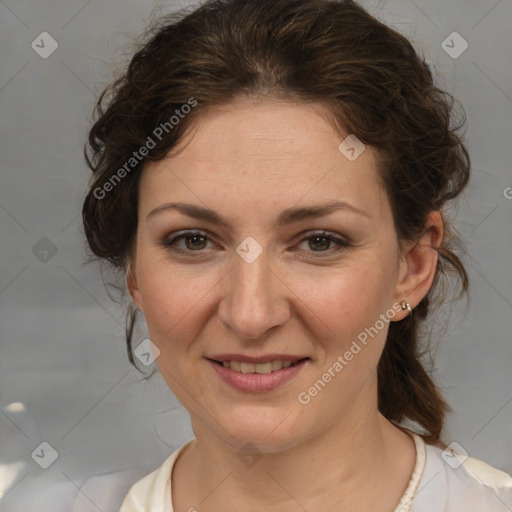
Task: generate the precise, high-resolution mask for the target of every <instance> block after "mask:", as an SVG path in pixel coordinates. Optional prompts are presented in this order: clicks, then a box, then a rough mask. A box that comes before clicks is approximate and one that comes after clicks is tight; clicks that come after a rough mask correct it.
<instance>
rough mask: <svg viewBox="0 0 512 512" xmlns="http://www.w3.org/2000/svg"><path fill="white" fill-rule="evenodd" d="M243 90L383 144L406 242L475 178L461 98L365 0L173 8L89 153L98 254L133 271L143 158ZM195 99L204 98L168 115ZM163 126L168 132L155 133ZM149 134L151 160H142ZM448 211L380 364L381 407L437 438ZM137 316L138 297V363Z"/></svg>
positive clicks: (453, 258)
mask: <svg viewBox="0 0 512 512" xmlns="http://www.w3.org/2000/svg"><path fill="white" fill-rule="evenodd" d="M244 97H247V98H248V97H255V98H258V99H260V98H261V99H263V100H265V99H278V100H290V101H297V102H316V103H321V104H322V105H325V106H326V107H327V109H328V111H329V113H330V114H332V117H333V119H334V121H335V124H336V126H337V127H338V128H340V129H342V130H344V131H345V132H346V133H350V134H355V135H356V136H357V137H358V138H359V139H360V140H361V141H362V142H363V143H364V144H366V145H369V146H372V147H373V148H375V149H376V150H377V155H378V167H379V173H380V175H381V177H382V180H383V183H384V187H385V190H386V192H387V195H388V198H389V201H390V204H391V208H392V212H393V217H394V223H395V229H396V232H397V237H398V240H399V241H400V243H402V242H404V241H406V240H412V241H417V240H418V239H419V237H420V236H421V234H422V233H423V232H424V229H425V223H426V220H427V218H428V216H429V214H430V213H432V212H434V211H440V212H442V213H443V212H445V209H446V205H447V203H448V202H449V201H450V200H452V199H454V198H455V197H457V196H458V195H459V194H460V193H461V191H462V190H463V189H464V187H465V186H466V184H467V182H468V180H469V169H470V160H469V155H468V152H467V150H466V148H465V146H464V144H463V134H461V133H460V129H461V128H463V127H464V125H465V116H464V113H463V110H462V114H461V117H460V119H459V121H458V122H456V116H455V113H456V109H455V108H454V106H456V105H458V102H456V100H455V99H454V98H453V96H452V95H450V94H449V93H447V92H445V91H443V90H441V89H439V88H438V87H437V86H436V85H435V83H434V79H433V74H432V71H431V69H430V67H429V65H428V64H427V63H426V61H425V59H424V57H422V56H421V55H419V53H417V52H416V51H415V49H414V48H413V46H412V44H411V43H410V42H409V41H408V40H407V39H406V38H405V37H404V36H402V35H401V34H400V33H398V32H396V31H395V30H393V29H391V28H390V27H388V26H386V25H385V24H383V23H381V22H380V21H378V20H377V19H376V18H374V17H372V16H371V15H370V14H369V13H368V12H367V11H366V10H364V9H363V8H362V7H360V6H359V5H358V4H356V2H354V1H351V0H341V1H334V0H214V1H208V2H206V3H204V4H203V5H201V6H199V7H198V8H196V9H195V10H192V11H189V12H185V13H179V14H172V15H168V16H164V17H161V18H160V19H159V20H158V21H157V23H155V24H154V25H153V26H152V27H151V28H150V30H149V31H148V32H147V33H146V37H145V42H143V43H141V44H140V46H139V47H138V49H137V51H136V53H135V54H134V56H133V57H132V59H131V61H130V63H129V65H128V67H127V69H126V71H125V72H124V73H123V74H122V76H120V77H119V78H117V79H116V80H115V81H114V82H113V83H112V84H111V85H109V86H108V87H107V88H106V89H105V90H104V91H103V93H102V94H101V95H100V97H99V99H98V101H97V104H96V107H95V111H94V112H95V122H94V124H93V126H92V128H91V130H90V133H89V136H88V141H87V144H86V147H85V152H84V153H85V158H86V161H87V164H88V166H89V167H90V169H91V170H92V172H93V176H92V181H91V185H90V189H89V192H88V194H87V196H86V198H85V202H84V205H83V223H84V228H85V235H86V237H87V241H88V244H89V247H90V250H91V251H92V253H93V254H94V255H95V257H97V258H99V259H102V260H105V261H106V262H108V263H110V265H111V267H113V268H114V269H117V270H118V271H121V273H124V272H126V268H127V264H128V262H129V261H130V255H131V250H132V249H133V245H134V237H135V234H136V231H137V203H138V183H139V179H140V175H141V171H142V168H143V166H144V163H145V162H146V161H158V160H160V159H162V158H163V157H164V156H165V155H167V154H168V153H169V151H170V150H171V149H172V148H174V147H176V146H177V143H178V142H179V141H180V140H182V139H183V136H184V134H185V133H186V130H187V129H188V128H189V127H190V126H191V125H192V123H193V121H194V119H196V118H197V117H198V116H201V113H202V112H205V110H206V109H209V108H211V107H214V106H216V105H222V104H226V103H229V102H233V101H235V100H237V99H239V98H244ZM191 99H192V100H193V101H195V102H196V106H195V108H193V109H188V110H191V111H190V113H189V114H188V115H186V116H180V120H179V122H178V123H176V124H174V125H173V126H170V125H169V122H168V121H169V119H170V118H171V116H173V115H174V114H177V113H178V112H177V111H182V112H185V109H184V105H187V104H189V105H191V104H192V103H191ZM181 109H183V110H181ZM188 110H187V111H188ZM166 122H167V125H165V123H166ZM159 126H166V129H160V132H162V133H160V132H157V133H158V134H159V136H158V137H157V136H156V135H155V128H156V127H159ZM150 139H151V142H152V143H151V146H152V148H151V149H149V150H148V151H147V154H146V155H145V156H144V158H140V161H138V160H136V161H135V160H133V155H134V152H137V151H139V150H140V149H141V148H142V147H143V146H146V147H147V148H148V147H149V146H150V144H149V143H148V141H149V140H150ZM128 161H129V162H131V163H130V166H131V167H132V168H131V169H127V168H126V162H128ZM123 166H124V167H123ZM122 168H124V169H125V171H126V172H124V173H121V174H119V173H120V171H121V169H122ZM116 173H117V178H118V179H117V180H116V182H115V183H114V182H113V181H112V180H113V177H114V175H116ZM121 177H122V179H120V178H121ZM109 183H110V186H109ZM107 191H108V193H107ZM443 217H444V219H443V220H444V228H445V235H444V237H443V241H442V244H441V245H440V246H439V247H436V248H435V249H436V250H437V251H438V255H439V257H438V263H437V269H436V276H435V279H434V283H433V285H432V287H431V289H430V290H429V292H428V293H427V295H426V296H425V297H424V298H423V300H422V301H421V302H420V303H419V304H418V305H417V306H416V308H415V309H414V312H413V314H412V315H409V316H407V317H406V318H404V319H403V320H401V321H397V322H391V323H390V326H389V332H388V337H387V340H386V344H385V348H384V351H383V354H382V357H381V359H380V362H379V365H378V407H379V411H380V412H381V413H382V414H383V415H384V416H385V417H386V418H387V419H388V420H390V421H392V422H394V423H397V424H400V422H402V421H405V420H411V421H413V422H415V423H416V424H418V425H419V426H420V427H422V428H423V429H424V433H423V435H424V437H425V439H427V440H429V441H437V440H439V438H440V435H441V432H442V428H443V424H444V418H445V414H446V412H447V411H448V410H449V407H448V405H447V403H446V401H445V400H444V398H443V396H442V394H441V392H440V390H439V389H438V387H437V386H436V385H435V384H434V382H433V380H432V378H431V377H430V375H429V372H428V371H427V370H426V369H425V367H424V364H423V363H422V359H423V355H424V354H425V353H427V350H426V348H425V347H427V346H428V341H429V340H426V339H423V338H424V336H422V334H421V333H420V331H421V327H422V325H423V324H424V322H425V320H426V319H427V317H429V318H430V313H431V309H432V307H433V305H434V304H433V302H436V303H442V302H443V301H445V300H446V293H445V290H446V286H445V285H444V283H445V281H446V278H448V277H453V278H455V279H456V280H457V282H458V285H459V289H460V292H459V294H458V295H457V298H459V297H460V296H461V295H462V294H463V293H464V292H467V289H468V276H467V273H466V271H465V268H464V265H463V263H462V261H461V259H460V257H459V256H458V255H457V254H456V251H455V250H454V247H455V244H457V243H458V242H459V240H458V238H457V237H456V235H455V232H454V230H453V228H452V227H451V226H450V223H449V222H448V220H447V218H446V215H443ZM136 314H137V310H136V309H135V308H133V306H129V311H128V315H127V327H126V338H127V347H128V356H129V359H130V361H131V362H132V364H134V359H133V354H132V347H131V339H132V336H133V331H134V325H135V324H136V318H137V317H136Z"/></svg>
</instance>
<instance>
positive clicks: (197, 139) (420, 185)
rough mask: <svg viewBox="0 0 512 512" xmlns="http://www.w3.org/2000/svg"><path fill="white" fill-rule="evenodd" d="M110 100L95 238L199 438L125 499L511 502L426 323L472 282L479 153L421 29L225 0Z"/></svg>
mask: <svg viewBox="0 0 512 512" xmlns="http://www.w3.org/2000/svg"><path fill="white" fill-rule="evenodd" d="M97 114H98V119H97V121H96V123H95V125H94V126H93V128H92V130H91V132H90V136H89V153H88V157H87V158H88V163H89V165H90V167H91V169H92V170H93V172H94V176H93V182H92V184H91V189H90V192H89V194H88V196H87V198H86V200H85V204H84V209H83V218H84V225H85V231H86V235H87V239H88V242H89V245H90V247H91V250H92V251H93V253H94V254H95V255H96V256H97V257H99V258H102V259H105V260H107V261H109V262H110V263H111V264H112V265H114V266H115V267H116V268H117V269H119V270H120V271H121V272H122V273H123V274H124V275H125V276H126V285H127V289H128V290H129V292H130V295H131V297H132V298H133V301H134V304H135V306H136V309H135V310H134V311H132V313H131V315H130V317H129V327H128V330H127V334H128V347H129V357H130V360H131V362H132V363H133V362H134V358H133V355H132V351H131V335H132V332H133V327H134V322H135V320H136V315H135V312H136V311H137V310H138V311H140V312H142V313H143V315H144V317H145V320H146V323H147V326H148V331H149V337H150V339H151V342H152V347H153V350H154V355H155V357H156V363H157V366H158V368H159V370H160V372H161V374H162V376H163V377H164V379H165V381H166V382H167V384H168V385H169V388H170V389H171V390H172V392H173V393H174V394H175V395H176V397H177V398H178V399H179V400H180V401H181V403H182V404H183V405H184V407H185V408H186V409H187V410H188V412H189V413H190V417H191V422H192V428H193V430H194V434H195V439H193V440H192V441H190V442H189V443H186V444H185V445H184V446H182V447H181V448H180V449H178V450H176V452H175V453H173V454H172V455H171V456H170V457H169V458H168V459H167V460H166V461H165V462H164V463H163V465H162V466H161V467H160V468H158V469H157V470H155V471H154V472H153V473H152V474H150V475H148V476H147V477H146V478H144V479H143V480H141V481H140V482H138V483H136V484H135V485H134V486H133V487H132V489H131V490H130V492H129V494H128V496H127V497H126V499H125V501H124V503H123V506H122V508H121V510H122V512H128V511H149V510H151V511H153V510H161V511H172V510H175V511H187V510H188V511H192V510H200V511H201V510H205V511H209V512H215V511H220V510H222V511H226V510H240V509H242V508H243V509H244V510H265V511H272V510H280V511H283V510H290V511H291V510H294V511H295V510H307V511H309V512H313V511H317V510H318V511H319V510H325V509H327V508H330V509H334V510H350V511H351V512H359V511H368V510H372V511H376V512H377V511H379V512H380V511H382V512H388V511H389V512H392V511H402V512H405V511H410V512H420V511H425V510H428V511H429V512H430V511H432V512H433V511H448V512H454V511H461V510H478V511H483V510H486V511H487V510H490V511H496V512H498V511H506V510H511V509H512V478H511V477H510V476H509V475H507V474H505V473H503V472H501V471H498V470H497V469H494V468H491V467H490V466H488V465H486V464H484V463H482V462H479V461H476V460H474V459H472V458H465V456H464V454H457V453H455V452H454V451H453V450H452V449H445V450H444V451H443V450H442V448H439V446H438V445H439V444H440V437H441V433H442V428H443V421H444V415H445V413H446V412H447V410H448V406H447V404H446V402H445V400H444V399H443V397H442V395H441V393H440V392H439V390H438V389H437V388H436V386H435V384H434V383H433V382H432V380H431V378H430V377H429V375H428V373H427V372H426V370H425V369H424V368H423V366H422V363H421V361H420V358H419V352H420V348H421V342H422V341H424V340H422V339H421V338H420V335H419V329H420V328H421V327H423V323H424V322H425V320H426V319H427V318H429V314H430V313H431V310H432V307H433V305H434V303H435V302H437V303H442V301H443V299H445V297H444V296H443V294H442V289H446V287H445V286H443V285H444V284H445V278H446V277H447V275H448V273H452V274H453V273H455V274H456V275H457V276H458V278H459V284H460V292H461V293H463V292H464V291H466V289H467V275H466V272H465V269H464V266H463V264H462V263H461V261H460V259H459V258H458V256H457V255H456V253H455V252H454V251H453V244H454V242H455V241H456V240H455V238H454V236H453V235H452V233H451V231H450V224H449V222H448V220H447V219H446V216H445V215H444V214H443V212H444V210H445V208H446V205H447V204H450V203H449V202H450V201H451V200H453V199H454V198H456V197H457V196H458V195H459V194H460V193H461V191H462V190H463V189H464V187H465V185H466V184H467V182H468V178H469V157H468V154H467V151H466V149H465V147H464V145H463V143H462V140H461V137H460V136H459V135H458V133H457V132H458V129H459V128H460V127H457V126H454V125H453V115H452V103H451V101H450V97H449V95H447V94H446V93H444V92H443V91H440V90H439V89H438V88H436V86H435V85H434V83H433V79H432V74H431V72H430V70H429V68H428V66H427V64H426V63H425V62H424V61H423V60H422V58H420V57H419V56H418V55H417V54H416V52H415V51H414V49H413V48H412V46H411V44H410V43H409V42H408V41H407V40H406V39H405V38H404V37H403V36H401V35H399V34H398V33H397V32H395V31H393V30H391V29H390V28H388V27H386V26H385V25H383V24H382V23H380V22H378V21H377V20H376V19H374V18H373V17H371V16H370V15H369V14H368V13H367V12H366V11H364V10H363V9H362V8H361V7H359V6H358V5H357V4H356V3H355V2H352V1H340V2H334V1H328V0H279V1H276V0H245V1H242V0H226V1H213V2H208V3H206V4H204V5H203V6H202V7H200V8H198V9H197V10H195V11H193V12H191V13H189V14H188V15H187V16H185V17H181V18H176V17H171V18H166V19H163V20H162V21H161V23H160V24H159V25H158V26H157V27H156V28H155V32H154V34H153V35H152V37H151V38H150V40H149V41H148V42H147V43H146V44H145V45H144V46H143V47H142V48H141V49H140V51H138V52H137V53H136V55H135V56H134V57H133V59H132V60H131V63H130V65H129V67H128V70H127V72H126V74H125V75H124V76H122V77H121V78H119V79H118V80H117V81H116V82H115V83H114V84H113V85H112V86H111V87H110V88H109V89H108V90H107V91H106V92H105V93H104V94H103V95H102V97H101V98H100V100H99V102H98V109H97ZM406 420H408V421H409V422H412V424H413V425H415V432H413V431H412V430H408V429H406V428H405V427H404V426H403V423H404V422H405V421H406ZM411 428H412V427H411Z"/></svg>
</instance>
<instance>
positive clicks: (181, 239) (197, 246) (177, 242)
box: [162, 231, 213, 255]
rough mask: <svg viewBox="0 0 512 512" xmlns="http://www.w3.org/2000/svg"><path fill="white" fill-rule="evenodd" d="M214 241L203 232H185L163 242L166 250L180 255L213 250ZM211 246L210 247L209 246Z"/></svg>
mask: <svg viewBox="0 0 512 512" xmlns="http://www.w3.org/2000/svg"><path fill="white" fill-rule="evenodd" d="M212 243H213V242H212V240H211V239H210V237H209V236H208V235H207V234H205V233H202V232H199V231H198V232H195V231H192V232H185V233H181V234H178V235H177V236H174V237H170V238H166V239H164V240H162V245H163V247H165V248H166V249H171V250H174V251H176V252H178V253H182V254H185V253H188V254H189V255H192V253H194V252H195V253H198V255H199V253H203V252H206V251H207V250H208V249H211V248H212V247H211V244H212ZM209 244H210V245H209Z"/></svg>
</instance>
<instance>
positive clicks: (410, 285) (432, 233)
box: [395, 211, 444, 320]
mask: <svg viewBox="0 0 512 512" xmlns="http://www.w3.org/2000/svg"><path fill="white" fill-rule="evenodd" d="M443 233H444V228H443V217H442V215H441V212H439V211H436V212H432V213H430V214H429V216H428V218H427V221H426V223H425V229H424V231H423V234H422V236H421V238H420V239H419V240H417V241H415V242H412V241H411V242H407V243H406V244H405V247H404V248H403V251H402V256H401V261H400V266H399V272H398V275H399V277H398V281H397V285H396V290H395V302H398V303H401V302H402V301H403V300H406V301H407V302H408V303H409V304H410V305H411V308H412V309H414V307H415V306H417V305H418V304H419V303H420V302H421V300H422V299H423V297H425V295H426V294H427V293H428V291H429V290H430V287H431V286H432V282H433V281H434V277H435V275H436V269H437V261H438V258H439V255H438V252H437V250H436V248H437V247H439V246H440V245H441V242H442V241H443ZM408 314H409V313H408V311H407V310H405V311H403V312H400V313H398V314H397V315H396V317H395V319H396V320H402V318H404V317H406V316H407V315H408Z"/></svg>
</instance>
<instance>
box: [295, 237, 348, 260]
mask: <svg viewBox="0 0 512 512" xmlns="http://www.w3.org/2000/svg"><path fill="white" fill-rule="evenodd" d="M305 246H306V247H305ZM343 247H350V244H349V243H348V242H347V241H346V240H343V239H341V238H338V237H336V236H334V235H332V234H330V233H327V232H325V231H322V232H317V233H311V234H309V235H308V236H306V237H304V238H303V239H302V241H301V242H300V243H299V244H298V245H297V249H298V250H306V251H307V252H316V253H328V254H332V253H333V252H337V251H339V250H341V249H342V248H343Z"/></svg>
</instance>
